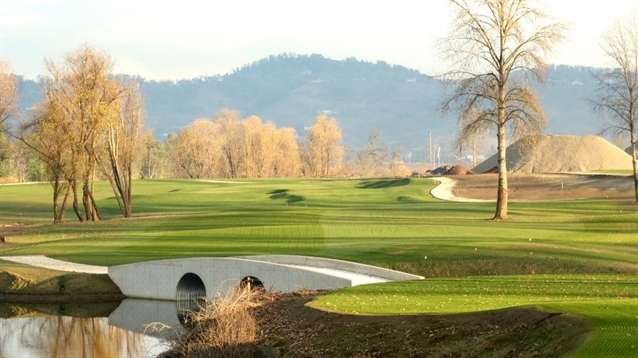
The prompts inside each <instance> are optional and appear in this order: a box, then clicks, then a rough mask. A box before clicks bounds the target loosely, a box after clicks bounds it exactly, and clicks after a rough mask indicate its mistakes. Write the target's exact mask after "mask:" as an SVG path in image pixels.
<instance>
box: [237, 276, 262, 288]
mask: <svg viewBox="0 0 638 358" xmlns="http://www.w3.org/2000/svg"><path fill="white" fill-rule="evenodd" d="M246 286H248V288H250V289H251V290H263V289H265V288H266V287H265V286H264V283H263V282H261V280H260V279H258V278H257V277H255V276H246V277H244V278H242V279H241V281H239V287H240V288H244V287H246Z"/></svg>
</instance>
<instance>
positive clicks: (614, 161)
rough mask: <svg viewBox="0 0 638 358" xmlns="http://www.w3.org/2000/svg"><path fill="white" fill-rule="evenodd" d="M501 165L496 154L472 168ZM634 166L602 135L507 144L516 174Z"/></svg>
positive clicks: (476, 170) (479, 170)
mask: <svg viewBox="0 0 638 358" xmlns="http://www.w3.org/2000/svg"><path fill="white" fill-rule="evenodd" d="M497 165H498V155H497V154H495V155H493V156H491V157H489V158H488V159H486V160H485V161H484V162H483V163H481V164H479V165H478V166H476V168H474V169H472V171H473V172H474V173H484V172H486V171H489V170H490V169H492V168H494V167H495V166H497ZM602 169H605V170H611V169H623V170H627V169H629V170H630V169H632V164H631V156H630V155H629V154H627V153H626V152H625V151H623V150H622V149H621V148H618V147H617V146H615V145H613V144H612V143H610V142H609V141H607V140H606V139H604V138H602V137H599V136H573V135H536V136H530V137H526V138H523V139H520V140H518V141H517V142H515V143H514V144H512V145H510V146H509V147H507V170H508V171H509V172H515V173H565V172H591V171H596V170H602Z"/></svg>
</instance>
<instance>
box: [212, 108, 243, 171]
mask: <svg viewBox="0 0 638 358" xmlns="http://www.w3.org/2000/svg"><path fill="white" fill-rule="evenodd" d="M215 121H216V122H217V124H218V125H219V129H220V135H221V137H222V138H223V140H224V144H223V146H222V153H223V155H224V157H225V158H226V162H227V164H228V170H229V173H230V175H229V176H230V177H231V178H238V177H239V175H240V173H241V167H242V166H243V165H244V154H245V152H244V150H243V148H242V145H243V136H244V135H243V128H242V125H241V120H240V117H239V112H238V111H236V110H230V109H223V110H221V111H219V113H217V115H216V116H215Z"/></svg>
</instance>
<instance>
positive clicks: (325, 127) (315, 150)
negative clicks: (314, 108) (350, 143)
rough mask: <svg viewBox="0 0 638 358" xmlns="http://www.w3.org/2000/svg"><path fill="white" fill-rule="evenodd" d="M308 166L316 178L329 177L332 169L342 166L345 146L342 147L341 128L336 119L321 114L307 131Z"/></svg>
mask: <svg viewBox="0 0 638 358" xmlns="http://www.w3.org/2000/svg"><path fill="white" fill-rule="evenodd" d="M307 132H308V144H307V155H306V160H307V165H308V167H309V168H310V174H311V175H312V176H314V177H317V176H323V177H326V176H329V175H330V169H331V168H338V167H340V166H341V162H342V160H343V146H341V127H339V124H338V123H337V120H336V119H334V118H328V116H327V115H325V114H320V115H319V116H317V117H316V118H315V121H314V123H313V124H312V126H310V128H308V130H307Z"/></svg>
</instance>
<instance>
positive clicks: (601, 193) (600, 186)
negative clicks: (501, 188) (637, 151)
mask: <svg viewBox="0 0 638 358" xmlns="http://www.w3.org/2000/svg"><path fill="white" fill-rule="evenodd" d="M449 178H450V179H453V180H454V181H455V182H456V183H455V184H454V186H453V188H452V194H454V195H455V196H458V197H462V198H471V199H481V200H495V199H496V190H497V186H498V175H497V174H480V175H454V176H449ZM507 178H508V189H509V199H510V200H514V201H516V200H571V199H632V198H635V196H634V181H633V178H632V177H631V176H629V175H605V174H522V173H513V174H509V175H508V177H507Z"/></svg>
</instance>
